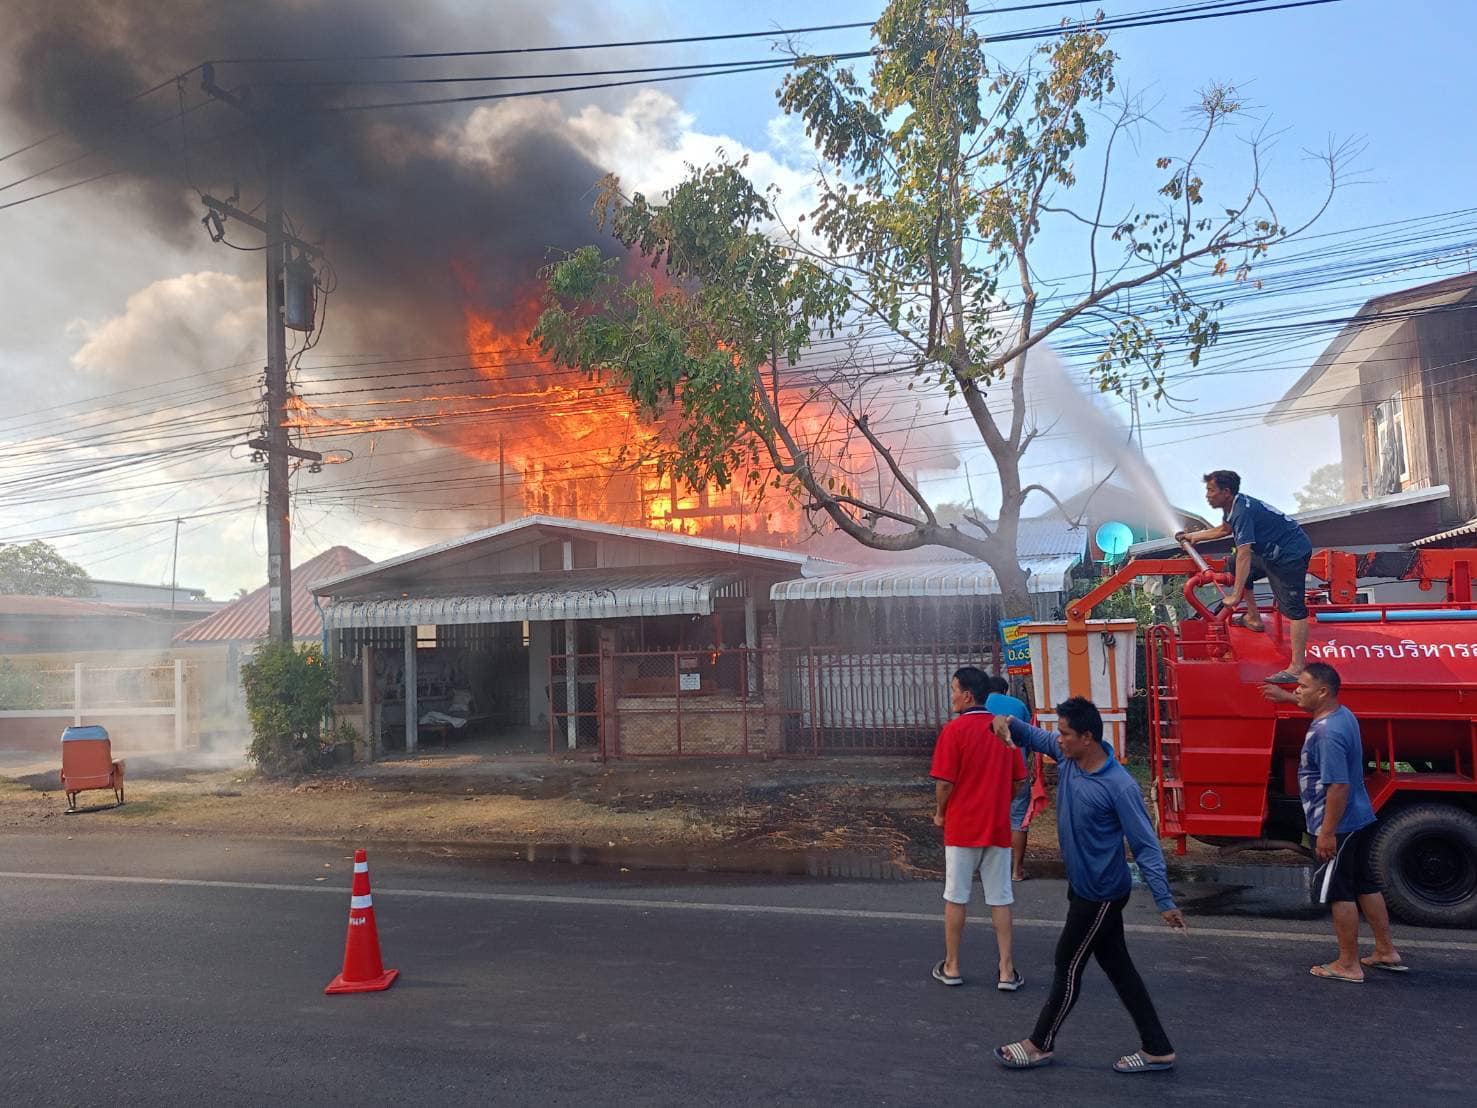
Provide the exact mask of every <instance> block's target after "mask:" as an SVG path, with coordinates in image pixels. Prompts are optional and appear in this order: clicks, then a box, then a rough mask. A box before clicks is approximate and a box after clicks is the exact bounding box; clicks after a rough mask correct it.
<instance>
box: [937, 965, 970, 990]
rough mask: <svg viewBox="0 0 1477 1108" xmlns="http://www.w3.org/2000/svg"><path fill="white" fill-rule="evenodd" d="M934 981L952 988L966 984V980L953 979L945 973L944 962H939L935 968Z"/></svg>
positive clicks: (960, 978)
mask: <svg viewBox="0 0 1477 1108" xmlns="http://www.w3.org/2000/svg"><path fill="white" fill-rule="evenodd" d="M933 979H934V980H935V981H937V982H938V983H939V984H940V985H948V986H949V987H950V988H953V987H955V986H957V985H962V984H964V978H962V977H951V976H950V975H949V974H947V973H945V972H944V964H943V962H939V963H938V964H937V965H935V966H934V967H933Z"/></svg>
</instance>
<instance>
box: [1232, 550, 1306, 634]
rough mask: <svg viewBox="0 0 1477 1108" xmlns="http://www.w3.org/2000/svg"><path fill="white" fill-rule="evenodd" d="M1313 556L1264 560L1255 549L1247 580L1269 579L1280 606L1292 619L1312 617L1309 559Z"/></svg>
mask: <svg viewBox="0 0 1477 1108" xmlns="http://www.w3.org/2000/svg"><path fill="white" fill-rule="evenodd" d="M1311 558H1312V554H1309V555H1308V556H1307V557H1306V558H1297V559H1294V560H1293V561H1290V562H1264V561H1262V558H1261V555H1260V554H1258V553H1256V552H1255V551H1252V555H1251V573H1250V574H1249V575H1248V576H1247V578H1246V584H1247V585H1248V586H1250V585H1251V584H1252V583H1253V582H1256V581H1260V580H1262V579H1263V578H1265V579H1266V582H1267V584H1268V585H1270V586H1271V587H1272V596H1273V597H1274V598H1275V599H1276V601H1277V607H1278V608H1280V609H1281V610H1282V614H1283V615H1285V616H1286V617H1287V618H1288V619H1307V618H1308V601H1307V591H1308V562H1309V560H1310V559H1311Z"/></svg>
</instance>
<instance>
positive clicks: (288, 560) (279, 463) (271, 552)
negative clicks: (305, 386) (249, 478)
mask: <svg viewBox="0 0 1477 1108" xmlns="http://www.w3.org/2000/svg"><path fill="white" fill-rule="evenodd" d="M275 146H276V144H275V143H272V144H270V145H268V146H267V149H266V151H265V153H266V162H267V201H266V216H267V219H266V223H267V250H266V254H267V444H268V447H267V452H266V453H267V610H268V634H269V636H270V637H271V639H272V641H274V642H280V643H287V644H288V645H289V646H290V645H291V644H292V506H291V504H290V503H289V502H288V490H287V451H286V449H285V447H286V446H287V428H286V427H284V426H282V424H283V423H284V422H285V421H286V419H287V327H286V326H285V325H284V322H283V319H282V291H283V290H282V285H283V282H284V281H286V279H287V267H286V260H285V259H284V258H283V256H282V251H283V250H284V249H285V243H283V241H282V178H281V175H280V174H281V163H280V160H279V158H278V152H277V150H276V149H275Z"/></svg>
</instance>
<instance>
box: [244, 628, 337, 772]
mask: <svg viewBox="0 0 1477 1108" xmlns="http://www.w3.org/2000/svg"><path fill="white" fill-rule="evenodd" d="M241 686H242V688H243V689H245V690H246V713H247V715H248V716H249V717H250V719H251V734H252V738H251V745H250V746H249V747H248V748H247V751H246V753H247V756H248V757H250V758H251V760H252V761H254V762H256V763H257V765H259V766H260V767H261V768H262V769H263V770H264V771H265V772H267V773H273V774H291V773H311V772H313V771H315V770H318V769H321V768H323V767H324V766H325V765H327V764H328V762H329V761H330V759H331V758H332V751H333V743H334V740H333V739H325V736H324V732H323V722H324V719H325V717H326V716H327V715H328V714H329V712H330V711H331V710H332V708H333V703H334V691H335V690H334V679H333V674H332V672H331V671H330V669H329V667H328V666H327V665H326V664H325V662H324V658H323V649H322V647H320V646H319V645H318V644H317V643H311V644H308V645H306V646H303V647H301V648H298V649H295V648H293V647H291V646H287V645H284V644H282V643H275V642H269V643H263V644H261V645H260V646H259V647H258V648H257V651H256V653H255V654H254V655H253V656H252V658H251V660H250V661H249V662H247V663H246V664H245V665H243V666H242V667H241Z"/></svg>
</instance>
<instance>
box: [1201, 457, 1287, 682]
mask: <svg viewBox="0 0 1477 1108" xmlns="http://www.w3.org/2000/svg"><path fill="white" fill-rule="evenodd" d="M1202 480H1203V481H1204V482H1205V502H1206V503H1207V504H1209V505H1210V506H1211V507H1212V508H1219V509H1220V510H1221V511H1222V512H1224V513H1225V519H1224V521H1223V522H1221V523H1220V524H1219V525H1217V526H1215V527H1211V528H1209V529H1207V530H1204V531H1181V532H1180V533H1179V534H1177V535H1176V536H1175V538H1176V539H1177V540H1184V541H1186V542H1189V543H1191V544H1194V543H1197V542H1213V541H1214V540H1216V539H1223V538H1225V537H1226V536H1228V535H1230V536H1233V537H1234V538H1235V541H1236V569H1235V574H1236V579H1235V581H1234V582H1233V583H1232V585H1231V595H1230V596H1229V597H1228V598H1227V599H1226V603H1227V604H1229V605H1230V606H1231V607H1233V608H1234V607H1235V606H1236V605H1237V604H1239V603H1241V598H1242V597H1243V596H1247V590H1249V589H1250V588H1251V587H1252V585H1253V584H1255V583H1256V582H1257V581H1259V580H1261V579H1262V578H1266V580H1267V584H1268V585H1269V586H1270V587H1271V589H1272V595H1273V596H1274V597H1275V598H1276V600H1277V607H1278V608H1280V609H1281V610H1282V614H1283V615H1284V616H1285V617H1286V618H1287V620H1288V622H1289V625H1290V630H1291V637H1292V658H1291V659H1290V660H1289V661H1288V663H1287V668H1286V669H1284V670H1281V671H1279V672H1277V673H1274V674H1272V676H1270V677H1268V678H1267V680H1268V681H1270V682H1271V683H1272V684H1274V685H1290V684H1292V683H1293V682H1295V681H1296V680H1297V679H1298V674H1299V673H1301V672H1302V671H1303V663H1304V661H1305V660H1306V656H1307V648H1308V605H1307V598H1306V595H1305V594H1306V592H1307V587H1308V562H1309V561H1310V560H1311V559H1312V557H1313V544H1312V542H1310V541H1309V539H1308V536H1307V534H1306V533H1305V532H1304V531H1303V529H1302V528H1301V527H1299V526H1298V523H1297V520H1295V519H1293V518H1292V517H1291V516H1288V515H1284V514H1283V513H1281V512H1279V511H1278V510H1277V509H1276V508H1274V507H1272V506H1271V505H1270V504H1268V503H1266V502H1265V501H1261V500H1258V499H1257V498H1256V497H1254V496H1247V495H1246V494H1245V493H1244V492H1242V491H1241V477H1240V475H1239V474H1237V473H1235V472H1233V471H1232V470H1229V469H1217V470H1212V471H1211V472H1210V473H1207V474H1206V475H1205V476H1204V477H1203V478H1202ZM1235 620H1236V622H1237V623H1239V624H1240V625H1241V626H1242V627H1245V628H1246V629H1247V630H1248V631H1261V630H1264V627H1263V625H1262V616H1261V613H1260V612H1258V611H1257V609H1256V601H1255V600H1254V599H1250V598H1249V599H1248V603H1247V606H1246V614H1245V615H1244V616H1237V617H1235Z"/></svg>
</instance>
